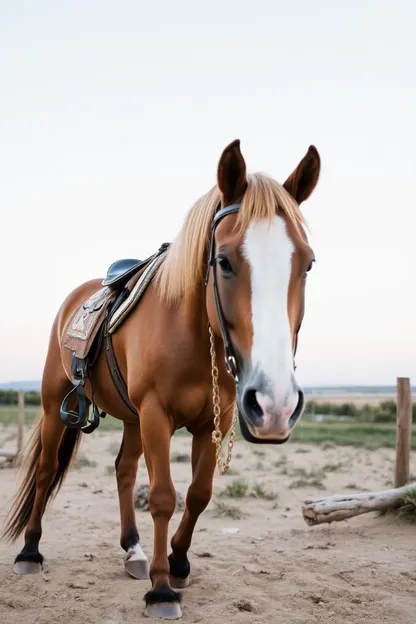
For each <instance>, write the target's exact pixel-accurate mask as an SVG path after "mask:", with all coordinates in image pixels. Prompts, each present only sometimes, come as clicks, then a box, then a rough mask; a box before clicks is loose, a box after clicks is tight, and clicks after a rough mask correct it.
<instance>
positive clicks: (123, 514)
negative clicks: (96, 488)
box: [116, 423, 149, 579]
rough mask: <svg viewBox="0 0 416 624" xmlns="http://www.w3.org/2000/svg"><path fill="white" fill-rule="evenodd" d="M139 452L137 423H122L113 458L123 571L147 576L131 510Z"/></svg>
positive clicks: (133, 512)
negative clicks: (118, 441)
mask: <svg viewBox="0 0 416 624" xmlns="http://www.w3.org/2000/svg"><path fill="white" fill-rule="evenodd" d="M142 453H143V448H142V440H141V435H140V426H139V425H138V424H133V425H132V424H127V423H124V434H123V441H122V443H121V448H120V451H119V454H118V456H117V459H116V475H117V486H118V496H119V501H120V519H121V538H120V544H121V547H122V548H123V549H124V550H125V551H126V553H127V555H126V558H125V560H124V567H125V569H126V572H128V574H130V576H132V577H133V578H136V579H147V578H149V563H148V560H147V557H146V555H145V554H144V552H143V550H142V548H141V546H140V538H139V533H138V531H137V526H136V514H135V511H134V485H135V482H136V475H137V466H138V462H139V458H140V456H141V454H142Z"/></svg>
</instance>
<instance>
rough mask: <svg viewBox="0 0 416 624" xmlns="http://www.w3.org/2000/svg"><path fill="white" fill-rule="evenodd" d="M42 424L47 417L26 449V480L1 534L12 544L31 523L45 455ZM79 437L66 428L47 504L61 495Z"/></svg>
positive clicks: (37, 425) (39, 422)
mask: <svg viewBox="0 0 416 624" xmlns="http://www.w3.org/2000/svg"><path fill="white" fill-rule="evenodd" d="M43 421H44V416H43V415H42V417H41V418H40V420H39V421H38V423H37V424H36V426H35V429H34V431H33V433H32V435H31V438H30V440H29V442H28V445H27V448H26V454H25V455H26V456H25V460H24V462H23V464H22V471H23V479H22V482H21V485H20V488H19V490H18V491H17V493H16V496H15V499H14V502H13V506H12V508H11V510H10V512H9V515H8V517H7V520H6V526H5V528H4V530H3V535H2V537H3V538H4V539H6V540H8V541H9V542H14V541H15V540H16V539H17V538H18V537H19V536H20V534H21V533H22V531H23V530H24V529H25V527H26V525H27V524H28V522H29V518H30V515H31V513H32V509H33V503H34V501H35V494H36V472H37V467H38V462H39V457H40V454H41V452H42V439H41V430H42V424H43ZM80 435H81V432H80V430H79V429H68V428H67V429H65V432H64V435H63V438H62V440H61V444H60V446H59V451H58V470H57V472H56V475H55V478H54V480H53V483H52V485H51V487H50V488H49V491H48V494H47V497H46V503H47V502H48V500H49V499H50V498H51V497H52V495H54V496H56V494H57V493H58V492H59V489H60V487H61V485H62V482H63V480H64V478H65V475H66V473H67V472H68V468H69V466H70V464H71V459H72V457H73V456H75V452H76V451H77V449H78V446H79V443H80V441H81V437H80ZM46 503H45V506H46Z"/></svg>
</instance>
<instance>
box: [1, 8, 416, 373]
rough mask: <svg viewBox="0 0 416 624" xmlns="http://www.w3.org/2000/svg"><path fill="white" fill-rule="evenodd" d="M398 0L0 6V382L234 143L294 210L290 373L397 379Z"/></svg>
mask: <svg viewBox="0 0 416 624" xmlns="http://www.w3.org/2000/svg"><path fill="white" fill-rule="evenodd" d="M415 23H416V3H415V2H414V1H413V0H407V1H406V0H395V2H392V1H391V0H389V1H386V0H352V1H350V2H348V3H341V2H333V0H332V1H329V0H318V1H316V2H310V1H309V0H294V1H292V2H287V0H286V1H285V2H281V1H279V0H270V1H265V0H256V2H247V1H245V0H238V1H226V0H210V2H203V3H200V2H195V1H191V0H177V1H176V2H170V1H169V2H168V1H167V0H164V1H161V2H152V3H151V2H143V1H141V0H118V1H117V2H115V1H113V2H110V1H105V0H88V1H87V2H85V0H83V1H80V0H71V2H69V1H65V0H63V1H62V2H58V3H57V2H54V1H53V0H49V1H46V0H37V2H36V3H33V2H29V1H28V0H26V1H23V0H14V1H13V2H11V1H10V0H9V1H8V2H7V1H6V0H3V1H0V85H1V86H0V262H1V267H2V270H1V286H2V287H1V296H0V297H1V298H0V382H7V381H11V380H24V379H40V377H41V375H42V368H43V364H44V359H45V356H46V350H47V345H48V339H49V333H50V328H51V325H52V323H53V319H54V317H55V315H56V313H57V311H58V309H59V307H60V305H61V303H62V301H63V299H64V298H65V297H66V296H67V295H68V293H69V292H70V291H71V290H72V289H73V288H75V287H76V286H77V285H79V284H80V283H82V282H84V281H86V280H88V279H91V278H93V277H103V276H104V274H105V272H106V269H107V267H108V266H109V265H110V264H111V263H112V262H113V261H114V260H116V259H118V258H122V257H139V258H140V257H145V256H147V255H149V254H151V253H153V251H155V250H156V249H157V247H158V246H159V245H160V244H161V243H162V242H164V241H170V240H172V239H173V238H174V237H175V235H176V234H177V232H178V231H179V229H180V227H181V225H182V223H183V219H184V217H185V215H186V213H187V212H188V210H189V209H190V208H191V206H192V204H193V203H194V202H195V201H196V200H197V199H198V198H199V197H200V196H201V195H202V194H203V193H205V192H206V191H208V190H209V189H210V188H211V187H212V186H213V184H215V182H216V178H215V176H216V168H217V163H218V159H219V157H220V155H221V152H222V150H223V149H224V147H225V146H226V145H227V144H229V143H230V142H231V141H233V140H234V139H236V138H239V139H240V140H241V149H242V152H243V155H244V157H245V159H246V163H247V167H248V169H249V171H263V172H265V173H268V174H270V175H272V176H273V177H274V178H275V179H277V180H278V181H279V182H281V183H283V182H284V181H285V179H286V178H287V176H288V175H289V174H290V173H291V172H292V170H293V169H294V168H295V167H296V165H297V164H298V162H299V161H300V160H301V158H302V157H303V156H304V154H305V153H306V151H307V149H308V147H309V145H311V144H314V145H315V146H316V147H317V149H318V151H319V153H320V155H321V159H322V170H321V177H320V180H319V183H318V186H317V188H316V190H315V192H314V194H313V195H312V196H311V198H310V199H309V200H308V201H307V202H305V203H304V204H303V205H302V208H303V213H304V215H305V217H306V219H307V221H308V224H309V228H310V231H311V241H312V243H313V248H314V251H315V255H316V259H317V262H316V265H314V268H313V270H312V272H311V273H310V275H309V277H308V284H307V292H306V312H305V319H304V323H303V326H302V330H301V334H300V336H299V346H298V354H297V358H296V359H297V367H298V368H297V375H298V378H299V381H300V382H301V383H304V384H307V385H330V384H394V383H395V380H396V377H397V376H408V377H411V378H412V379H413V382H415V380H416V333H415V329H416V315H415V305H416V284H415V251H414V244H415V225H416V216H415V215H416V206H415V199H414V198H415V180H416V176H415V168H416V159H415V139H416V114H415V111H416V81H415V80H414V67H415V61H416V38H415V37H414V25H415Z"/></svg>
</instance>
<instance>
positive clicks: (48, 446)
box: [4, 343, 80, 574]
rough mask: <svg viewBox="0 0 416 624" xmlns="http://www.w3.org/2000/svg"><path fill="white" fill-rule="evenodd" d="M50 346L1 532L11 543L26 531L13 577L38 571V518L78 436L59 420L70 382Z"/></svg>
mask: <svg viewBox="0 0 416 624" xmlns="http://www.w3.org/2000/svg"><path fill="white" fill-rule="evenodd" d="M56 346H57V345H56ZM54 347H55V345H54V344H53V343H52V345H51V347H50V350H49V352H48V357H47V361H46V365H45V371H44V375H43V383H42V407H43V416H42V418H41V420H40V422H39V424H38V425H37V427H36V429H35V430H34V432H33V434H32V439H31V444H30V448H29V451H28V454H27V456H26V458H25V463H26V470H25V475H24V477H23V480H22V484H21V486H20V489H19V491H18V493H17V496H16V499H15V501H14V505H13V507H12V510H11V512H10V516H9V518H8V522H7V524H6V528H5V530H4V535H5V537H6V538H9V539H10V540H11V541H14V540H16V539H17V538H18V537H19V535H20V534H21V533H22V531H23V530H24V529H25V528H26V531H25V544H24V547H23V549H22V551H21V552H20V553H19V554H18V555H17V557H16V560H15V566H14V571H15V572H16V573H17V574H33V573H35V572H39V571H40V570H41V569H42V563H43V557H42V555H41V554H40V552H39V542H40V538H41V535H42V516H43V513H44V510H45V506H46V503H47V501H48V499H49V498H50V497H51V494H52V493H53V492H54V491H57V490H58V489H59V487H60V485H61V483H62V480H63V478H64V476H65V474H66V472H67V469H68V467H69V464H70V460H71V457H72V455H73V453H74V451H75V449H76V447H77V445H78V442H79V436H80V432H79V430H77V429H66V430H65V425H64V424H63V422H62V420H61V418H60V405H61V401H62V399H63V397H64V396H65V394H66V393H67V392H68V390H69V389H70V388H71V383H70V382H69V380H68V379H67V377H66V376H65V372H64V370H63V367H62V364H61V359H60V355H59V351H58V349H55V348H54Z"/></svg>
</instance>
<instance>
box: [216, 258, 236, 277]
mask: <svg viewBox="0 0 416 624" xmlns="http://www.w3.org/2000/svg"><path fill="white" fill-rule="evenodd" d="M218 264H219V265H220V267H221V271H222V272H223V273H224V274H226V275H229V274H230V273H232V272H233V267H232V266H231V264H230V261H229V260H227V258H224V257H222V258H218Z"/></svg>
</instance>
